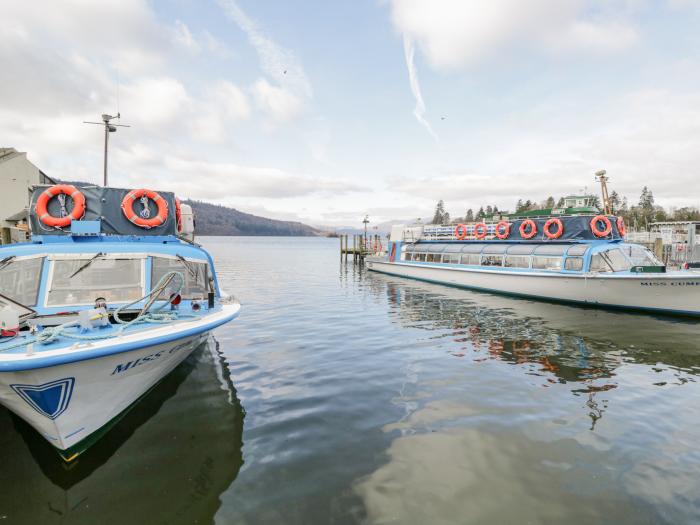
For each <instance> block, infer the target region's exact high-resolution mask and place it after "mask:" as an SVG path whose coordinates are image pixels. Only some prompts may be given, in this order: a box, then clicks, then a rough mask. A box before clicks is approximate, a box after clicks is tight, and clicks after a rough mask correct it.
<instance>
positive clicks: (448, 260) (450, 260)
mask: <svg viewBox="0 0 700 525" xmlns="http://www.w3.org/2000/svg"><path fill="white" fill-rule="evenodd" d="M442 262H443V263H445V264H459V254H458V253H443V254H442Z"/></svg>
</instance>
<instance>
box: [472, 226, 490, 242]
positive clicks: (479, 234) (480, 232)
mask: <svg viewBox="0 0 700 525" xmlns="http://www.w3.org/2000/svg"><path fill="white" fill-rule="evenodd" d="M488 232H489V227H488V226H486V223H485V222H479V223H477V224H475V225H474V235H476V238H477V239H483V238H484V237H486V234H487V233H488Z"/></svg>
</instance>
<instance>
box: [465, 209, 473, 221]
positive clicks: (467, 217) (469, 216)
mask: <svg viewBox="0 0 700 525" xmlns="http://www.w3.org/2000/svg"><path fill="white" fill-rule="evenodd" d="M464 222H474V211H473V210H472V209H471V208H469V209H468V210H467V214H466V215H465V216H464Z"/></svg>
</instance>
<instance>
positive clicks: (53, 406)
mask: <svg viewBox="0 0 700 525" xmlns="http://www.w3.org/2000/svg"><path fill="white" fill-rule="evenodd" d="M206 336H207V334H206V333H201V334H198V335H193V336H189V337H186V338H184V339H181V340H177V341H172V342H168V343H161V344H157V345H152V346H146V347H143V348H141V349H138V350H132V351H130V352H123V353H119V354H114V355H109V356H106V357H101V358H98V359H91V360H88V361H82V362H80V363H79V364H75V363H71V364H65V365H60V366H52V367H47V368H38V369H33V370H27V371H17V372H4V373H2V374H0V402H2V404H3V405H5V406H6V407H7V408H8V409H10V410H11V411H12V412H14V413H15V414H17V415H18V416H19V417H21V418H22V419H24V420H25V421H27V423H29V424H30V425H31V426H32V427H34V428H35V429H36V430H37V432H39V433H40V434H41V435H42V436H44V438H46V440H47V441H49V443H51V444H52V445H53V446H54V447H56V448H57V449H58V450H59V451H62V452H63V454H62V455H63V456H64V457H65V459H71V456H75V455H77V454H79V453H80V452H82V451H83V450H84V449H85V448H87V446H88V445H89V441H90V438H91V436H93V434H95V433H97V432H98V431H100V429H102V428H103V427H105V426H106V425H108V424H109V423H111V422H112V421H114V420H117V419H118V418H119V416H120V415H121V414H122V413H123V412H124V411H125V410H127V409H128V408H129V407H130V406H131V405H132V404H134V403H135V402H136V401H137V400H138V399H139V398H140V397H141V396H142V395H144V394H145V393H146V392H148V391H149V390H150V389H151V388H152V387H153V386H155V385H156V384H157V383H158V382H159V381H160V380H161V379H163V378H164V377H165V376H166V375H167V374H168V373H170V372H171V371H172V370H173V369H174V368H175V367H176V366H177V365H179V364H180V363H181V362H182V361H183V360H184V359H185V358H186V357H187V356H189V355H190V353H192V351H193V350H194V349H195V348H197V346H199V345H200V344H201V343H202V342H203V341H204V340H205V338H206ZM81 443H85V446H83V447H81V446H79V445H80V444H81ZM66 456H68V457H66Z"/></svg>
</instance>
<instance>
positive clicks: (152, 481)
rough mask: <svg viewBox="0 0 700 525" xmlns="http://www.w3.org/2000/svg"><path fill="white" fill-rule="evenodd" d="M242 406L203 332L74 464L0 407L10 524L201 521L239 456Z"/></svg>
mask: <svg viewBox="0 0 700 525" xmlns="http://www.w3.org/2000/svg"><path fill="white" fill-rule="evenodd" d="M243 419H244V411H243V408H242V407H241V405H240V403H239V401H238V399H237V397H236V390H235V388H234V386H233V384H232V382H231V378H230V375H229V372H228V368H227V366H226V364H225V362H224V360H223V357H222V355H221V354H220V352H219V348H218V343H217V342H216V341H214V340H213V339H210V340H209V341H208V342H207V343H205V344H203V345H202V346H201V347H200V348H198V349H197V350H196V351H195V352H194V353H193V354H192V355H191V356H190V357H189V358H188V359H187V360H185V361H184V362H183V363H182V364H181V365H180V366H178V367H177V368H176V369H175V370H174V371H173V372H172V373H171V374H169V375H168V376H167V377H166V378H165V379H164V380H163V381H162V382H161V383H160V384H159V385H158V386H157V387H156V388H155V389H153V390H152V391H151V392H150V393H149V394H148V395H146V396H145V397H144V398H143V399H142V400H141V401H140V402H139V403H138V404H137V405H136V406H135V407H134V408H133V409H132V410H131V411H130V412H129V413H127V414H126V416H125V417H124V418H123V419H122V420H121V421H120V422H119V423H117V424H116V425H115V426H114V427H113V428H112V429H111V430H110V431H109V432H108V433H107V434H106V435H105V436H103V437H102V439H101V440H99V441H98V442H97V443H96V444H95V445H93V446H92V447H91V448H90V449H89V450H88V451H87V452H86V453H84V454H83V455H81V456H80V457H79V458H78V459H77V460H76V461H75V462H74V463H71V464H68V465H67V464H65V463H64V462H63V461H62V460H61V459H60V458H59V457H58V454H56V452H55V451H54V450H53V449H52V447H51V446H50V445H48V443H46V441H45V440H43V439H42V438H41V437H40V436H38V435H37V433H36V432H35V431H33V430H32V429H31V428H30V427H29V426H28V425H27V424H26V423H25V422H24V421H22V420H21V419H19V418H17V417H15V416H14V415H12V414H11V413H9V412H8V411H6V410H2V411H0V436H2V437H1V438H0V439H1V440H2V448H1V451H0V458H2V464H3V470H2V472H3V473H2V474H0V479H2V484H1V486H2V487H3V490H2V491H1V493H0V514H1V515H3V517H5V516H6V517H7V518H8V519H9V520H10V522H11V523H64V522H70V523H148V524H151V523H195V522H197V523H208V522H210V521H212V519H213V516H214V514H215V512H216V511H217V509H218V507H219V505H220V501H219V498H218V496H219V495H220V494H221V493H222V492H223V491H224V490H225V489H226V488H227V487H228V486H229V485H230V484H231V483H232V482H233V480H234V479H235V478H236V476H237V474H238V471H239V469H240V467H241V465H242V463H243V460H242V431H243Z"/></svg>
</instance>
